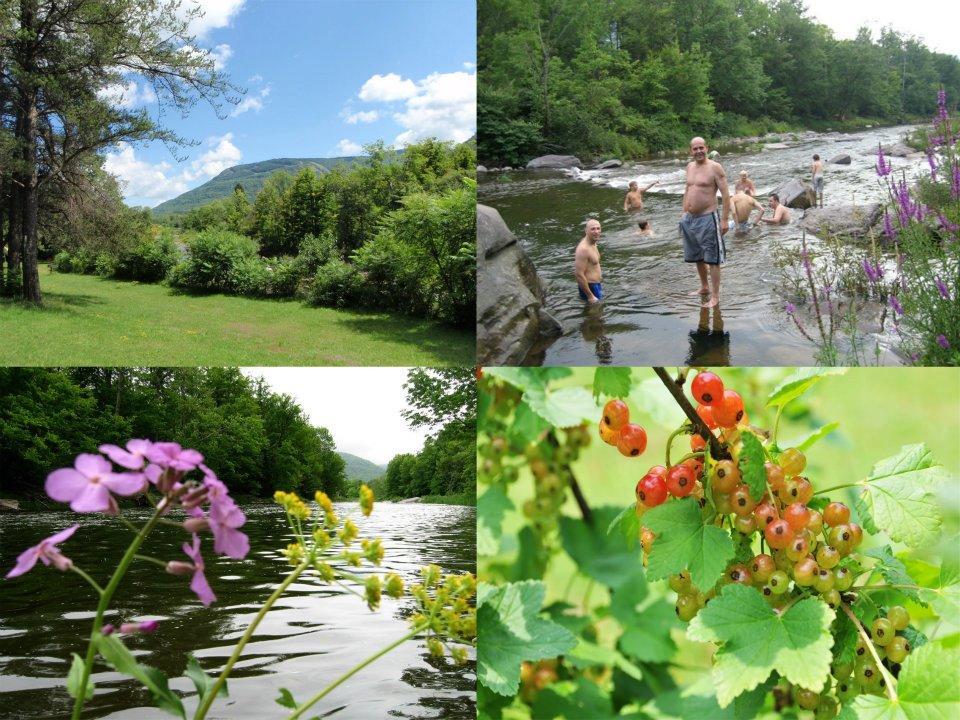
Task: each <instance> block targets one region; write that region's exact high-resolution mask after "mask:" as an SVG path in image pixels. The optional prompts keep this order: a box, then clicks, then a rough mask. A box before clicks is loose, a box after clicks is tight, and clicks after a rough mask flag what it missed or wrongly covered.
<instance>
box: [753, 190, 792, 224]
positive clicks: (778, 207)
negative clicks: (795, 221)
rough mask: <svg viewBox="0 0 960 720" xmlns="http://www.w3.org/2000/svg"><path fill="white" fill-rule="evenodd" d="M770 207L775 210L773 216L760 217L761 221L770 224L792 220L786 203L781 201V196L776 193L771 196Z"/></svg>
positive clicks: (785, 222)
mask: <svg viewBox="0 0 960 720" xmlns="http://www.w3.org/2000/svg"><path fill="white" fill-rule="evenodd" d="M770 208H771V209H772V210H773V217H772V218H765V217H762V218H760V221H761V222H765V223H767V224H768V225H786V224H787V223H789V222H790V211H789V210H787V206H786V205H782V204H781V203H780V196H779V195H777V194H776V193H774V194H773V195H771V196H770Z"/></svg>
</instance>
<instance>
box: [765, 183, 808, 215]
mask: <svg viewBox="0 0 960 720" xmlns="http://www.w3.org/2000/svg"><path fill="white" fill-rule="evenodd" d="M770 194H771V195H774V194H776V195H777V196H779V198H780V202H782V203H783V204H784V205H786V206H787V207H791V208H799V209H801V210H806V209H807V208H808V207H811V206H812V205H813V204H814V203H816V201H817V196H816V194H815V193H814V192H813V187H812V186H811V185H809V184H808V183H805V182H803V181H802V180H801V179H800V178H793V179H792V180H787V181H786V182H785V183H781V184H780V185H778V186H777V187H775V188H774V189H773V190H772V191H771V192H770Z"/></svg>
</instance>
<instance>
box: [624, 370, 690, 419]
mask: <svg viewBox="0 0 960 720" xmlns="http://www.w3.org/2000/svg"><path fill="white" fill-rule="evenodd" d="M630 401H631V402H632V403H633V404H634V405H636V406H637V407H639V408H643V411H644V412H645V413H646V414H647V416H648V417H649V418H650V419H651V420H653V421H654V422H655V423H657V424H658V425H660V426H662V427H665V428H670V429H673V428H676V427H678V426H679V425H680V423H682V422H683V421H684V420H685V419H686V417H687V416H686V415H684V413H683V410H681V409H680V406H679V405H677V401H676V400H674V399H673V395H671V394H670V392H669V391H668V390H667V389H666V388H665V387H664V386H663V383H662V382H660V379H659V378H656V377H652V378H647V379H646V380H644V381H642V382H641V383H639V384H637V385H634V388H633V390H632V391H631V392H630Z"/></svg>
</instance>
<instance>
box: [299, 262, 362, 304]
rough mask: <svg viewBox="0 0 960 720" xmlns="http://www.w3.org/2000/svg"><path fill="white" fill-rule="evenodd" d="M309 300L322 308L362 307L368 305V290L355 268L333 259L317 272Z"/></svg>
mask: <svg viewBox="0 0 960 720" xmlns="http://www.w3.org/2000/svg"><path fill="white" fill-rule="evenodd" d="M310 300H311V302H312V303H313V304H314V305H320V306H323V307H337V308H342V307H350V308H356V307H363V306H364V305H365V304H368V303H369V300H370V290H369V288H368V287H367V285H366V281H365V280H364V277H363V275H362V274H361V273H360V271H359V270H357V268H356V267H354V266H353V265H350V264H349V263H345V262H343V260H339V259H334V260H331V261H330V262H328V263H326V264H325V265H323V266H321V267H320V269H319V270H317V274H316V276H315V277H314V278H313V286H312V288H311V290H310Z"/></svg>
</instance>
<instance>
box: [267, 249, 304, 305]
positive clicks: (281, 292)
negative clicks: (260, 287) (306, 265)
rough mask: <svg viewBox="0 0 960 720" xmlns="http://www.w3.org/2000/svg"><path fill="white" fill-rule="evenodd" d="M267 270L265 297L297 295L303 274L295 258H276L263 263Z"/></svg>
mask: <svg viewBox="0 0 960 720" xmlns="http://www.w3.org/2000/svg"><path fill="white" fill-rule="evenodd" d="M264 263H265V264H266V266H267V269H268V277H267V284H266V288H265V292H264V295H265V296H266V297H274V298H284V297H293V296H294V295H296V294H297V289H298V287H299V285H300V280H301V279H302V278H303V274H302V273H301V272H300V266H299V265H297V261H296V258H292V257H287V256H283V257H278V258H271V259H270V260H266V261H264Z"/></svg>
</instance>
